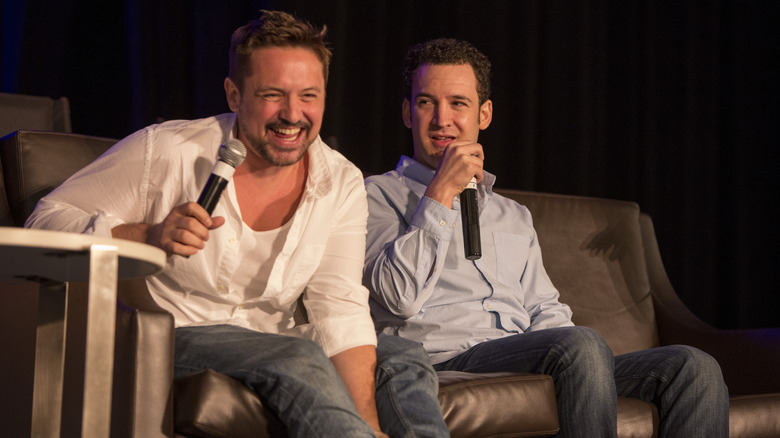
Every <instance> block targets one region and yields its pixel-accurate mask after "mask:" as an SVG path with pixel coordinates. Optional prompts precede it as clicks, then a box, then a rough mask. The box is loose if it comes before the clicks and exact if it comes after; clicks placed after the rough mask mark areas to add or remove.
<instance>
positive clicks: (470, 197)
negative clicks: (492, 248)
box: [460, 178, 482, 260]
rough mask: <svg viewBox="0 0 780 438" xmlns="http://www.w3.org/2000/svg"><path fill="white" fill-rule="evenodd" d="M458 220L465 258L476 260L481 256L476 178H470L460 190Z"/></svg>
mask: <svg viewBox="0 0 780 438" xmlns="http://www.w3.org/2000/svg"><path fill="white" fill-rule="evenodd" d="M460 221H461V222H462V223H463V249H464V251H465V252H466V259H467V260H476V259H478V258H480V257H482V241H481V240H480V238H479V205H478V204H477V180H476V178H471V181H469V184H468V185H467V186H466V188H465V189H464V190H463V191H462V192H460Z"/></svg>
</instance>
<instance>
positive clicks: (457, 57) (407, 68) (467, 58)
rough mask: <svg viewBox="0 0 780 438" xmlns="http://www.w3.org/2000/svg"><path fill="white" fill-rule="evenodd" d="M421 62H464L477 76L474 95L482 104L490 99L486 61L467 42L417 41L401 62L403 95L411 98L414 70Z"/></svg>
mask: <svg viewBox="0 0 780 438" xmlns="http://www.w3.org/2000/svg"><path fill="white" fill-rule="evenodd" d="M422 64H430V65H447V64H454V65H460V64H468V65H470V66H471V68H472V69H473V70H474V76H476V77H477V95H479V104H480V105H482V104H483V103H485V101H487V100H488V99H490V92H491V85H490V74H491V68H492V67H491V65H490V60H488V58H487V56H485V55H484V54H483V53H482V52H480V51H479V50H477V48H476V47H474V46H473V45H471V43H469V42H467V41H460V40H456V39H452V38H439V39H435V40H431V41H426V42H424V43H420V44H417V45H416V46H414V47H412V48H411V49H409V52H407V54H406V60H405V61H404V73H403V74H404V97H406V98H407V99H408V100H410V101H411V99H412V82H413V80H414V73H415V71H417V69H418V68H419V67H420V66H421V65H422Z"/></svg>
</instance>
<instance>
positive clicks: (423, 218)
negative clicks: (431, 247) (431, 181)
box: [411, 196, 459, 240]
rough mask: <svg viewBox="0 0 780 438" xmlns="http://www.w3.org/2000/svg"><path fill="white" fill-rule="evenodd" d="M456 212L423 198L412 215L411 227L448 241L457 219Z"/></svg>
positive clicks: (425, 197)
mask: <svg viewBox="0 0 780 438" xmlns="http://www.w3.org/2000/svg"><path fill="white" fill-rule="evenodd" d="M458 213H459V212H458V211H457V210H453V209H450V208H447V207H445V206H444V205H442V204H441V203H439V202H436V201H434V200H433V199H431V198H429V197H427V196H423V197H422V199H420V203H419V204H417V210H415V212H414V214H413V215H412V220H411V225H412V226H413V227H417V228H420V229H422V230H424V231H427V232H430V233H432V234H435V235H436V236H438V237H439V238H441V239H442V240H450V239H451V238H452V232H453V229H454V228H455V221H456V220H457V219H458Z"/></svg>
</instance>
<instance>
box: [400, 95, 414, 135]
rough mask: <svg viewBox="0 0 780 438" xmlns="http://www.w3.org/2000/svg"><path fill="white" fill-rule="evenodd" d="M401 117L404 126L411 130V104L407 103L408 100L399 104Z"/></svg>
mask: <svg viewBox="0 0 780 438" xmlns="http://www.w3.org/2000/svg"><path fill="white" fill-rule="evenodd" d="M401 117H403V119H404V125H406V127H407V128H409V129H411V128H412V104H411V103H409V99H404V102H403V103H402V104H401Z"/></svg>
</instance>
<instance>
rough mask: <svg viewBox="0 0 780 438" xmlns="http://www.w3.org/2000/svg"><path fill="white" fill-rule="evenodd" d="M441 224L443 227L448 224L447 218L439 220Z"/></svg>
mask: <svg viewBox="0 0 780 438" xmlns="http://www.w3.org/2000/svg"><path fill="white" fill-rule="evenodd" d="M439 225H441V226H442V227H444V226H446V225H447V221H445V220H442V221H441V222H439Z"/></svg>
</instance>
